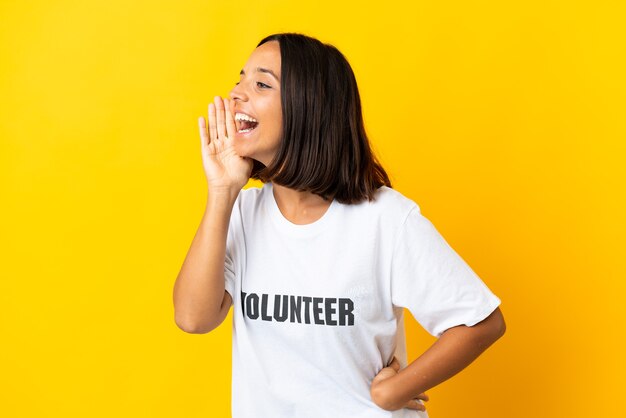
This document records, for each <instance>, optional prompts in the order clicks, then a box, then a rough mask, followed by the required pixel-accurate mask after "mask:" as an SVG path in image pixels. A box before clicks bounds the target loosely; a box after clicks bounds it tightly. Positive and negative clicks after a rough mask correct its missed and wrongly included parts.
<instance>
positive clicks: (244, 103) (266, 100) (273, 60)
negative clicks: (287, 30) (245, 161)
mask: <svg viewBox="0 0 626 418" xmlns="http://www.w3.org/2000/svg"><path fill="white" fill-rule="evenodd" d="M272 73H273V74H272ZM240 77H241V78H240V80H239V83H237V85H236V86H235V87H233V89H232V90H231V92H230V98H231V101H232V112H233V114H234V117H235V125H236V127H237V129H236V130H237V133H236V134H235V138H234V139H233V140H234V141H233V143H234V147H235V152H237V154H238V155H239V156H241V157H250V158H253V159H255V160H257V161H260V162H262V163H263V164H265V165H266V166H268V165H269V163H270V162H271V161H272V158H274V154H275V153H276V151H277V150H278V146H279V144H280V140H281V137H282V127H283V117H282V116H283V115H282V109H281V104H280V46H279V43H278V41H269V42H266V43H264V44H263V45H261V46H259V47H257V48H256V49H255V50H254V51H253V52H252V55H250V58H248V62H246V65H245V66H244V67H243V70H241V75H240ZM246 115H247V116H246ZM250 118H252V119H253V121H252V122H250V121H247V120H242V119H250ZM255 122H256V123H255Z"/></svg>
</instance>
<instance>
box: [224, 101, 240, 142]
mask: <svg viewBox="0 0 626 418" xmlns="http://www.w3.org/2000/svg"><path fill="white" fill-rule="evenodd" d="M224 105H225V106H226V134H227V136H228V138H234V137H235V132H236V131H237V126H236V125H235V116H234V115H233V111H232V109H231V105H232V103H231V101H230V100H228V99H224Z"/></svg>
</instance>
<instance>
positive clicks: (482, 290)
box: [391, 204, 500, 337]
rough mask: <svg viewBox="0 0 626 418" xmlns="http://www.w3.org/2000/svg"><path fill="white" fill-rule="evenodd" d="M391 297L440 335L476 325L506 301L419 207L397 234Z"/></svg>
mask: <svg viewBox="0 0 626 418" xmlns="http://www.w3.org/2000/svg"><path fill="white" fill-rule="evenodd" d="M391 296H392V302H393V304H394V305H395V306H401V307H404V308H407V309H408V310H409V311H410V312H411V314H412V315H413V317H414V318H415V320H416V321H417V322H419V323H420V325H421V326H423V327H424V329H426V331H428V332H429V333H430V334H431V335H433V336H435V337H439V336H441V334H442V333H443V332H444V331H445V330H446V329H448V328H451V327H454V326H457V325H467V326H472V325H475V324H477V323H478V322H480V321H482V320H483V319H485V318H486V317H487V316H489V314H491V313H492V312H493V311H494V310H495V309H496V308H497V307H498V305H500V299H499V298H498V297H497V296H496V295H494V294H493V293H492V292H491V291H490V290H489V288H488V287H487V286H486V285H485V283H484V282H483V281H482V280H481V279H480V278H479V277H478V275H476V273H475V272H474V271H473V270H472V269H471V268H470V267H469V265H468V264H467V263H466V262H465V261H464V260H463V259H462V258H461V257H460V256H459V255H458V254H457V253H456V251H454V249H452V247H450V245H449V244H448V243H447V242H446V240H445V239H444V238H443V237H442V236H441V234H440V233H439V232H438V231H437V229H436V228H435V227H434V225H433V224H432V223H431V222H430V221H429V220H428V219H427V218H426V217H424V216H423V215H422V214H421V212H420V209H419V206H417V204H415V206H414V207H413V208H412V209H411V210H410V212H409V213H408V215H407V217H406V219H405V221H404V224H403V226H402V227H401V229H400V232H399V234H398V236H397V241H396V243H395V248H394V252H393V255H392V262H391Z"/></svg>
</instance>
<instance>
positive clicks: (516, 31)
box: [0, 0, 626, 418]
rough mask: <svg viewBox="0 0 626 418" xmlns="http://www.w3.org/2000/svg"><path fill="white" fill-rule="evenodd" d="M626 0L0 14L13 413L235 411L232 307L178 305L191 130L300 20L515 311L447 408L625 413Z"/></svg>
mask: <svg viewBox="0 0 626 418" xmlns="http://www.w3.org/2000/svg"><path fill="white" fill-rule="evenodd" d="M623 4H624V3H623V2H621V1H618V0H616V1H612V2H610V1H587V2H576V1H574V2H572V1H566V0H563V1H549V0H541V1H539V0H531V1H524V2H502V1H472V2H467V1H448V2H425V1H420V2H411V1H404V2H396V1H385V2H382V3H363V2H356V1H355V2H338V1H336V0H333V1H319V0H317V1H307V2H297V3H296V2H293V3H291V2H285V1H267V0H266V1H259V2H248V1H237V2H226V1H219V2H218V1H215V2H209V1H188V2H185V1H174V0H171V1H159V2H150V1H142V2H138V1H136V2H129V1H111V0H107V1H52V2H50V1H7V0H4V1H2V2H0V54H1V60H0V94H1V97H0V115H1V116H0V138H1V141H0V186H1V205H0V211H1V212H0V234H1V237H2V240H1V248H0V250H1V257H2V260H1V263H2V264H1V266H2V267H1V273H0V274H1V275H2V278H1V281H0V286H1V288H0V302H1V307H2V308H1V309H2V310H1V312H0V313H1V315H0V327H1V330H0V331H1V334H0V335H1V337H2V344H1V347H0V362H1V364H0V415H1V416H3V417H111V416H120V417H187V418H191V417H227V416H229V413H230V384H231V377H230V373H231V315H232V311H231V314H229V316H228V318H227V319H226V321H225V323H224V324H222V325H221V326H220V327H219V328H218V329H217V330H215V331H214V332H212V333H210V334H206V335H191V334H185V333H184V332H183V331H181V330H179V329H178V328H177V327H176V326H175V323H174V312H173V305H172V287H173V284H174V280H175V278H176V275H177V273H178V271H179V269H180V266H181V264H182V261H183V259H184V257H185V254H186V252H187V250H188V248H189V245H190V243H191V239H192V238H193V235H194V233H195V231H196V229H197V227H198V224H199V221H200V218H201V216H202V212H203V210H204V204H205V201H206V195H207V193H206V182H205V178H204V173H203V171H202V164H201V158H200V144H199V139H198V130H197V119H198V117H199V116H200V115H205V116H206V112H207V105H208V103H209V102H210V101H211V100H212V98H213V96H214V95H221V96H226V95H227V93H228V91H229V90H230V88H231V87H232V85H233V84H234V83H235V82H236V81H237V80H238V78H239V76H238V73H239V70H240V69H241V68H242V66H243V64H244V63H245V61H246V60H247V58H248V56H249V54H250V52H251V51H252V50H253V49H254V46H255V45H256V43H258V41H259V40H260V39H261V38H262V37H264V36H265V35H268V34H270V33H274V32H280V31H296V32H302V33H305V34H308V35H311V36H314V37H317V38H319V39H320V40H322V41H324V42H330V43H332V44H334V45H336V46H337V47H338V48H339V49H340V50H341V51H342V52H343V53H344V54H345V55H346V57H347V58H348V60H349V61H350V63H351V64H352V66H353V68H354V71H355V73H356V76H357V80H358V83H359V87H360V91H361V97H362V101H363V109H364V116H365V121H366V128H367V131H368V133H369V135H370V137H371V140H372V142H373V146H374V149H375V150H376V152H377V153H378V155H380V157H381V160H382V162H383V164H384V166H385V167H386V169H387V170H388V172H389V173H390V174H391V176H392V181H393V184H394V186H395V188H396V189H397V190H399V191H400V192H402V193H403V194H405V195H406V196H408V197H410V198H411V199H413V200H415V201H416V202H417V203H418V204H419V205H420V206H421V208H422V211H423V213H424V214H425V215H426V216H427V217H428V218H429V219H431V221H432V222H433V223H434V224H435V226H436V227H437V228H438V229H439V231H440V232H441V233H442V234H443V235H444V237H446V239H447V240H448V242H449V243H450V244H451V245H452V246H453V247H454V248H455V249H456V250H457V252H459V253H460V254H461V255H462V256H463V258H464V259H465V260H466V261H467V262H468V263H469V264H470V265H471V266H472V267H473V268H474V270H475V271H476V272H477V273H478V274H479V275H480V276H481V277H482V278H483V280H484V281H485V282H486V283H487V285H488V286H489V287H490V288H491V289H492V290H493V291H494V292H495V293H496V294H497V295H498V296H499V297H500V298H501V299H502V311H503V313H504V315H505V319H506V322H507V326H508V329H507V333H506V335H505V336H504V337H503V338H502V339H501V340H500V341H498V342H497V343H496V344H495V345H494V346H492V347H491V348H490V349H489V350H488V351H487V352H485V354H484V355H483V356H482V357H480V358H479V359H478V360H477V361H476V362H475V363H473V364H472V365H470V366H469V367H468V368H467V369H465V370H464V371H463V372H461V373H460V374H459V375H457V376H455V377H454V378H452V379H451V380H449V381H447V382H445V383H443V384H441V385H440V386H438V387H436V388H434V389H432V390H430V391H429V392H428V393H429V395H430V396H431V401H430V402H429V403H428V404H427V406H428V410H429V412H430V415H431V417H432V418H454V417H465V418H470V417H481V418H485V417H509V418H513V417H520V418H521V417H528V416H532V417H535V418H537V417H568V418H575V417H617V416H621V414H622V413H623V406H622V405H621V404H620V402H621V398H622V396H621V395H623V387H624V384H625V383H626V382H624V375H625V373H626V364H625V361H624V356H623V352H624V350H625V349H626V347H625V344H624V340H625V337H624V324H623V321H624V319H626V315H625V314H626V308H625V305H626V301H625V298H624V296H626V295H625V292H624V290H625V285H624V276H625V275H624V273H626V269H625V267H624V258H623V257H624V251H623V249H624V244H623V242H624V235H625V234H626V222H625V220H624V203H625V193H624V180H625V179H626V172H625V169H624V162H625V157H626V152H625V151H626V150H625V148H626V147H625V142H626V141H625V140H626V127H625V125H626V124H625V122H624V118H625V115H626V112H625V111H626V106H625V103H626V82H625V74H626V66H625V65H624V64H625V58H624V57H626V31H625V30H624V29H623V27H624V24H623V23H624V21H625V20H626V14H625V13H624V12H625V8H624V5H623ZM257 185H258V184H257ZM406 323H407V333H408V343H409V360H413V359H414V358H416V357H417V356H418V355H419V353H421V352H422V351H423V350H425V349H426V348H427V347H428V346H429V345H430V344H431V343H432V342H433V341H434V339H433V338H432V337H431V336H430V335H428V334H427V333H426V332H425V331H424V330H423V329H422V328H421V327H420V326H419V325H418V324H416V323H415V322H414V320H413V319H412V318H411V317H410V315H407V320H406Z"/></svg>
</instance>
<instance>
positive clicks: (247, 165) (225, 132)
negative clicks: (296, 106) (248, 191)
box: [198, 96, 253, 192]
mask: <svg viewBox="0 0 626 418" xmlns="http://www.w3.org/2000/svg"><path fill="white" fill-rule="evenodd" d="M214 101H215V103H209V125H208V127H207V124H206V121H205V119H204V117H203V116H200V118H199V119H198V125H199V128H200V141H201V143H202V165H203V166H204V173H205V175H206V178H207V182H208V186H209V191H210V192H211V191H236V192H239V190H241V188H242V187H243V186H245V185H246V183H247V182H248V180H249V179H250V174H251V172H252V166H253V161H252V159H251V158H248V157H240V156H239V155H237V153H236V152H235V149H234V147H233V138H234V136H235V131H236V129H237V128H236V126H235V119H234V115H233V113H232V111H231V109H230V105H231V103H230V102H229V100H228V99H224V102H222V98H221V97H220V96H215V100H214Z"/></svg>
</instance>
